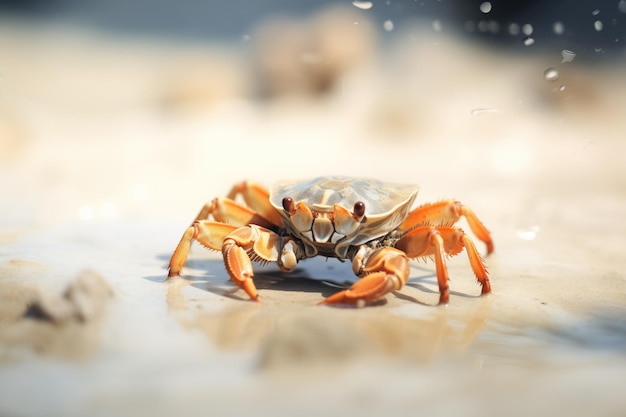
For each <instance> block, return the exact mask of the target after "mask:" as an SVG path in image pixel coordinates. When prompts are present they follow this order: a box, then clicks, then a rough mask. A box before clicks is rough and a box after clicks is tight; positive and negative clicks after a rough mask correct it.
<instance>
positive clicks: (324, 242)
mask: <svg viewBox="0 0 626 417" xmlns="http://www.w3.org/2000/svg"><path fill="white" fill-rule="evenodd" d="M418 191H419V187H418V186H416V185H407V184H394V183H386V182H382V181H377V180H374V179H369V178H351V177H339V176H334V177H333V176H331V177H319V178H315V179H313V180H310V181H304V182H302V181H280V182H277V183H275V184H274V185H273V186H272V188H271V191H270V203H271V204H272V206H273V207H274V208H275V209H276V210H277V211H278V212H279V213H280V214H281V216H282V218H283V223H284V226H285V228H286V229H287V231H288V232H289V233H290V234H291V235H293V236H295V237H296V238H298V239H300V240H301V241H302V243H303V244H304V245H305V250H306V256H307V257H312V256H315V255H317V254H322V255H326V256H334V257H337V258H340V259H343V258H346V257H347V252H348V249H349V248H350V246H353V245H360V244H363V243H366V242H369V241H371V240H374V239H377V238H380V237H383V236H385V235H386V234H388V233H389V232H392V231H393V230H395V229H396V228H397V227H398V226H399V225H400V224H401V223H402V222H403V221H404V219H405V218H406V216H407V214H408V212H409V209H410V208H411V205H412V204H413V201H414V200H415V197H416V195H417V192H418ZM286 197H290V198H291V200H292V203H293V204H292V206H293V207H291V208H290V209H289V210H288V207H285V203H284V201H285V200H284V199H285V198H286ZM357 202H362V203H363V204H364V206H365V212H364V215H363V213H358V210H356V208H355V204H356V203H357ZM353 208H355V209H354V210H353ZM359 214H361V215H359Z"/></svg>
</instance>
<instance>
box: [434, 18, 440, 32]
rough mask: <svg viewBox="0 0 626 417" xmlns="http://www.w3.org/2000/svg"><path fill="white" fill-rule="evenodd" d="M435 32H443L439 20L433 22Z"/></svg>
mask: <svg viewBox="0 0 626 417" xmlns="http://www.w3.org/2000/svg"><path fill="white" fill-rule="evenodd" d="M433 30H434V31H435V32H441V22H440V21H439V20H435V21H433Z"/></svg>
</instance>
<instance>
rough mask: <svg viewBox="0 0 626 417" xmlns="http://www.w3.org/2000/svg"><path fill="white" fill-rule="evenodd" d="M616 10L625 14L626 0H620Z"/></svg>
mask: <svg viewBox="0 0 626 417" xmlns="http://www.w3.org/2000/svg"><path fill="white" fill-rule="evenodd" d="M617 8H618V9H619V11H620V12H622V13H626V0H620V2H619V4H618V5H617Z"/></svg>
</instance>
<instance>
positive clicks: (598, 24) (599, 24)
mask: <svg viewBox="0 0 626 417" xmlns="http://www.w3.org/2000/svg"><path fill="white" fill-rule="evenodd" d="M593 27H594V29H595V30H596V31H597V32H600V31H601V30H602V28H603V27H604V24H603V23H602V21H601V20H596V21H595V22H593Z"/></svg>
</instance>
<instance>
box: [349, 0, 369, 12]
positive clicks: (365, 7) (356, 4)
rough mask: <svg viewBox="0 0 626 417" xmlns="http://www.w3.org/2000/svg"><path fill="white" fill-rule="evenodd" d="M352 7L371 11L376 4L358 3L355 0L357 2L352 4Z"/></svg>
mask: <svg viewBox="0 0 626 417" xmlns="http://www.w3.org/2000/svg"><path fill="white" fill-rule="evenodd" d="M352 5H353V6H354V7H358V8H359V9H361V10H369V9H371V8H372V6H373V5H374V3H372V2H371V1H358V0H355V1H353V2H352Z"/></svg>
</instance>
